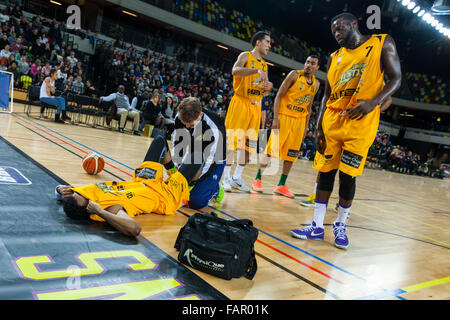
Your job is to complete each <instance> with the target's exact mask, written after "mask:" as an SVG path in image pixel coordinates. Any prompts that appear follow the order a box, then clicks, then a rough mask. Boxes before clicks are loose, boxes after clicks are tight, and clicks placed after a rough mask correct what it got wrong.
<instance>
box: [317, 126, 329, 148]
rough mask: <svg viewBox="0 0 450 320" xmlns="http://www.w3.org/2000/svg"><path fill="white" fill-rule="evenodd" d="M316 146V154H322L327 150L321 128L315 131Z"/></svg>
mask: <svg viewBox="0 0 450 320" xmlns="http://www.w3.org/2000/svg"><path fill="white" fill-rule="evenodd" d="M316 146H317V152H319V153H320V154H324V152H325V149H326V148H327V142H326V140H325V135H324V133H323V130H322V129H321V128H320V129H317V131H316Z"/></svg>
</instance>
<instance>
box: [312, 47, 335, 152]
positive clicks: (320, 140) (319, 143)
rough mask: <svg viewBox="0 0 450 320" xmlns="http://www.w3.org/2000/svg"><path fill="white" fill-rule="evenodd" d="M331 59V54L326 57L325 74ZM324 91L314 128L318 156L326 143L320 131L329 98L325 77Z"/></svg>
mask: <svg viewBox="0 0 450 320" xmlns="http://www.w3.org/2000/svg"><path fill="white" fill-rule="evenodd" d="M332 58H333V54H331V55H330V56H329V57H328V62H327V73H328V69H329V68H330V64H331V60H332ZM324 91H325V92H324V94H323V98H322V102H321V103H320V115H319V120H318V121H317V128H316V146H317V151H318V152H319V153H320V154H323V153H324V152H325V149H326V147H327V145H326V141H325V136H324V134H323V129H322V119H323V114H324V113H325V110H326V109H327V101H328V99H329V98H330V96H331V88H330V83H329V82H328V78H327V77H325V90H324Z"/></svg>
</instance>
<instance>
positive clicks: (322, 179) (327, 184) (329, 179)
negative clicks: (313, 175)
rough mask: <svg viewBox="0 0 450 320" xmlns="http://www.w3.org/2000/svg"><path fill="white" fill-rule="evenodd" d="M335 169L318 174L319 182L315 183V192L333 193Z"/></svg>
mask: <svg viewBox="0 0 450 320" xmlns="http://www.w3.org/2000/svg"><path fill="white" fill-rule="evenodd" d="M336 172H337V169H335V170H331V171H329V172H321V173H320V174H319V182H318V183H317V190H322V191H329V192H331V191H333V186H334V178H335V177H336Z"/></svg>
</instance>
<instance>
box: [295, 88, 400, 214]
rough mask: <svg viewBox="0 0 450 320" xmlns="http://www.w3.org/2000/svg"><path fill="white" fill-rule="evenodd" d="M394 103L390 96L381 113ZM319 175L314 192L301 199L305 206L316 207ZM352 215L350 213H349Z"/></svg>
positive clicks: (337, 208) (381, 108)
mask: <svg viewBox="0 0 450 320" xmlns="http://www.w3.org/2000/svg"><path fill="white" fill-rule="evenodd" d="M391 104H392V98H391V97H388V98H387V99H386V100H385V101H384V102H383V103H382V104H381V106H380V113H383V112H384V111H386V110H387V108H389V107H390V106H391ZM319 176H320V172H318V173H317V177H316V181H315V183H314V190H313V192H312V193H311V194H310V195H309V196H308V198H306V199H305V200H301V201H300V205H302V206H304V207H314V204H315V202H314V201H315V200H316V191H317V183H318V182H319ZM338 210H339V203H338V204H337V205H336V211H338ZM349 216H350V214H349Z"/></svg>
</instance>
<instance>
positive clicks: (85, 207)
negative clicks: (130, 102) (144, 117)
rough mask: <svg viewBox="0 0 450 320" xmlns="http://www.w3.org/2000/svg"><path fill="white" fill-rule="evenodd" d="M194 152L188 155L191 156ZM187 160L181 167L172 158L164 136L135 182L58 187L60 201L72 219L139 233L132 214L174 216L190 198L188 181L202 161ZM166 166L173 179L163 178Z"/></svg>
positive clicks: (136, 172) (152, 148) (151, 149)
mask: <svg viewBox="0 0 450 320" xmlns="http://www.w3.org/2000/svg"><path fill="white" fill-rule="evenodd" d="M191 156H192V157H193V156H194V155H192V154H188V158H189V157H191ZM188 161H189V162H185V163H186V164H184V163H183V164H182V165H181V166H180V168H179V170H177V169H176V166H175V165H174V163H173V162H172V160H171V156H170V152H169V148H168V145H167V142H166V141H165V139H164V138H163V137H161V136H159V137H157V138H155V139H154V140H153V142H152V144H151V145H150V147H149V149H148V151H147V154H146V156H145V158H144V162H143V163H142V164H141V165H140V166H139V167H138V168H136V169H135V170H134V172H133V179H132V180H131V181H108V182H103V183H97V184H90V185H87V186H84V187H79V188H74V187H72V186H63V185H60V186H57V187H56V190H55V194H56V198H57V200H61V201H64V211H65V213H66V215H67V216H68V217H70V218H72V219H77V220H84V219H91V220H95V221H106V222H107V223H109V224H110V225H111V226H113V227H114V228H116V229H117V230H119V231H120V232H121V233H123V234H125V235H127V236H134V237H136V236H138V235H139V233H140V232H141V227H140V225H139V224H138V223H137V222H136V221H135V220H134V219H132V217H134V216H136V215H138V214H142V213H151V212H153V213H157V214H165V215H173V214H175V211H176V210H178V209H179V208H180V206H181V203H182V202H183V201H189V189H188V184H189V182H190V181H191V180H192V178H193V177H194V176H195V175H196V174H197V172H198V171H199V170H201V167H202V165H201V164H198V165H196V164H191V163H193V161H190V160H189V159H188ZM163 166H164V167H165V168H166V169H167V171H168V173H169V178H168V179H166V180H164V179H163Z"/></svg>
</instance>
